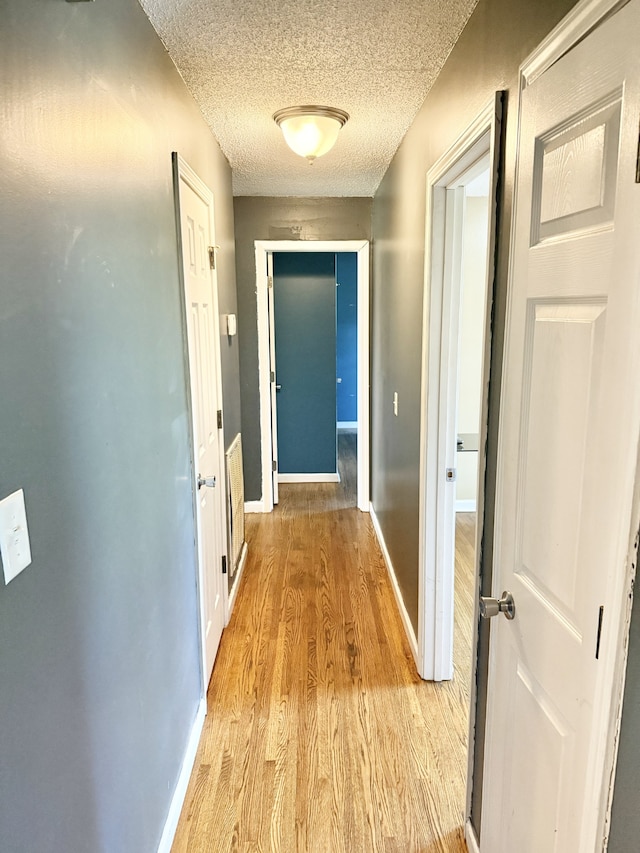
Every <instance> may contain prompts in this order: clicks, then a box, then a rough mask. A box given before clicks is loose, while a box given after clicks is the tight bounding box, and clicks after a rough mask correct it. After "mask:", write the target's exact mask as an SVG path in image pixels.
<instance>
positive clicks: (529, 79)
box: [465, 0, 640, 853]
mask: <svg viewBox="0 0 640 853" xmlns="http://www.w3.org/2000/svg"><path fill="white" fill-rule="evenodd" d="M627 2H628V0H581V2H578V3H577V4H576V6H574V8H573V9H572V10H571V11H570V12H569V13H568V14H567V15H566V16H565V17H564V18H563V19H562V21H560V23H559V24H558V25H557V26H556V27H555V28H554V29H553V30H552V31H551V32H550V33H549V35H548V36H547V37H546V38H545V39H544V40H543V41H542V42H541V43H540V45H538V47H537V48H536V49H535V50H534V51H533V53H531V54H530V55H529V56H528V57H527V59H526V60H525V61H524V62H523V63H522V65H521V66H520V74H519V80H520V93H522V92H523V91H524V90H525V89H526V88H527V87H528V86H530V85H531V84H532V83H533V82H534V81H535V80H537V79H538V77H540V76H541V75H542V74H544V72H545V71H547V70H548V69H549V68H550V67H551V66H552V65H554V64H555V63H556V62H557V61H558V60H559V59H561V57H562V56H564V55H565V54H566V53H568V52H569V51H570V50H571V49H572V48H573V47H574V46H575V45H577V44H578V43H579V42H580V41H582V39H584V38H585V37H586V36H587V35H588V34H589V33H590V32H591V31H592V30H594V29H596V27H598V26H599V24H601V23H603V22H604V20H605V19H606V18H608V17H609V15H610V14H612V13H614V12H615V11H617V10H618V9H619V8H621V7H623V6H625V5H626V4H627ZM521 104H522V99H521V98H519V99H518V124H517V139H518V145H517V149H516V165H515V181H514V193H513V199H514V204H513V209H512V212H511V245H510V250H509V273H508V289H507V311H506V317H507V324H508V322H509V317H510V316H511V294H512V293H513V286H512V282H513V278H514V255H515V252H514V235H515V222H516V215H517V213H518V209H517V198H518V191H517V190H518V186H517V185H518V174H519V159H520V127H521V119H522V113H521ZM507 339H508V328H507V329H505V341H506V340H507ZM507 367H508V366H507V364H506V363H504V364H503V370H502V372H503V378H502V382H504V374H505V372H506V370H507ZM503 438H504V436H503V430H502V427H501V428H500V430H499V435H498V460H499V462H498V464H499V465H500V459H501V457H502V455H503ZM631 464H634V465H635V470H636V473H635V489H634V496H633V505H632V508H631V527H630V530H629V540H628V541H629V546H628V552H627V559H626V571H625V572H624V575H623V573H620V575H621V576H620V577H618V578H617V579H616V584H615V587H616V588H615V589H614V590H610V591H609V592H610V595H609V596H608V597H609V600H610V601H611V602H617V603H618V605H619V606H618V608H617V611H616V612H611V608H608V614H609V615H608V620H610V621H609V626H608V631H607V637H608V640H607V638H606V637H605V642H604V643H603V645H602V647H601V652H602V670H603V672H605V673H606V674H607V677H606V679H604V681H606V684H603V685H602V686H601V688H599V691H598V693H599V698H600V701H599V703H598V708H597V709H596V710H595V713H594V721H593V728H594V738H595V737H599V742H600V750H599V755H598V756H596V758H595V761H594V763H595V765H596V766H597V767H602V768H603V769H604V776H601V775H599V774H598V773H592V774H590V779H589V780H588V782H589V784H590V786H591V802H592V805H593V809H594V815H595V816H596V820H597V823H598V828H597V832H596V836H597V838H598V839H600V840H601V841H599V842H597V845H598V846H597V849H598V850H600V851H602V850H604V849H606V845H607V842H608V836H609V828H610V819H611V807H612V804H613V791H614V781H615V765H616V757H617V747H618V736H619V732H620V725H621V721H622V705H623V698H624V683H625V672H626V665H627V656H628V637H629V628H630V623H631V608H632V604H633V583H634V577H635V575H636V563H637V558H638V539H637V533H638V529H639V527H640V457H639V458H638V459H637V460H633V461H631ZM498 488H500V482H498ZM471 776H472V773H471V772H470V776H469V778H470V779H471ZM485 796H486V793H485ZM465 837H466V839H467V843H468V844H469V849H470V850H471V851H478V853H479V851H480V849H481V848H480V844H479V841H478V838H477V835H476V832H475V828H474V827H473V826H472V824H471V822H470V820H469V817H468V812H467V820H466V825H465ZM483 853H490V851H483Z"/></svg>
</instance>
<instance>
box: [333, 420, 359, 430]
mask: <svg viewBox="0 0 640 853" xmlns="http://www.w3.org/2000/svg"><path fill="white" fill-rule="evenodd" d="M336 426H337V427H338V429H358V421H338V423H337V424H336Z"/></svg>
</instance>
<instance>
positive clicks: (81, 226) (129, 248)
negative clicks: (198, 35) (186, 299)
mask: <svg viewBox="0 0 640 853" xmlns="http://www.w3.org/2000/svg"><path fill="white" fill-rule="evenodd" d="M0 13H1V17H2V26H1V27H0V55H1V56H2V82H3V88H2V120H1V121H0V151H1V153H2V156H1V157H0V175H1V177H0V186H1V187H2V196H1V205H0V256H1V257H2V265H1V268H0V277H1V289H0V294H1V295H0V388H1V389H2V397H1V399H2V405H0V450H1V452H0V459H1V460H2V462H1V465H0V497H4V496H5V495H7V494H9V493H11V492H13V491H14V490H15V489H18V488H21V487H22V488H24V490H25V496H26V505H27V515H28V522H29V530H30V535H31V547H32V553H33V563H32V565H31V566H29V567H28V568H27V569H26V570H25V571H24V572H23V573H22V574H21V575H20V576H18V577H17V578H16V579H15V580H13V581H12V582H11V584H10V585H8V586H6V587H5V586H4V585H3V584H2V583H0V685H1V687H0V721H1V725H0V849H1V850H2V851H3V853H26V852H27V851H29V853H32V851H38V853H71V851H72V853H103V852H104V853H107V851H108V853H114V851H118V853H146V851H149V852H150V851H155V850H156V849H157V844H158V841H159V838H160V833H161V830H162V827H163V824H164V821H165V818H166V815H167V810H168V808H169V803H170V799H171V796H172V793H173V790H174V787H175V784H176V780H177V777H178V773H179V769H180V765H181V761H182V758H183V755H184V750H185V746H186V742H187V737H188V734H189V732H190V729H191V726H192V723H193V720H194V717H195V714H196V709H197V706H198V702H199V696H200V673H199V639H198V631H197V601H196V573H195V564H194V525H193V517H192V500H191V488H190V468H191V466H190V448H189V426H188V412H187V390H186V384H185V369H184V357H183V352H184V341H183V334H182V310H181V303H180V292H179V287H178V257H177V250H176V227H175V217H174V200H173V188H172V173H171V152H172V150H178V151H180V152H181V153H182V154H183V156H184V157H185V158H186V159H187V160H188V161H189V162H190V164H191V165H192V166H193V167H194V168H195V169H196V171H198V172H199V173H200V175H201V176H202V178H203V179H204V180H205V181H206V182H207V183H208V184H209V185H210V186H211V188H212V189H213V190H214V192H215V196H216V224H217V229H218V231H217V240H218V242H219V244H220V245H221V246H222V250H221V252H220V259H219V271H220V275H219V277H220V291H221V293H220V303H221V308H222V310H223V311H233V310H235V293H234V291H235V262H234V243H233V207H232V198H231V181H230V170H229V167H228V164H227V163H226V161H225V160H224V158H223V157H222V155H221V153H220V151H219V148H218V146H217V144H216V143H215V141H214V139H213V137H212V136H211V134H210V133H209V131H208V129H207V128H206V126H205V124H204V122H203V121H202V119H201V117H200V113H199V111H198V109H197V108H196V106H195V104H194V102H193V101H192V99H191V98H190V97H189V96H188V94H187V92H186V89H185V87H184V85H183V83H182V81H181V79H180V77H179V76H178V74H177V72H176V71H175V69H174V67H173V65H172V64H171V62H170V61H169V59H168V57H167V54H166V52H165V50H164V48H163V47H162V44H161V43H160V41H159V39H158V38H157V36H156V34H155V33H154V31H153V29H152V27H151V25H150V24H149V22H148V20H147V18H146V17H145V15H144V13H143V12H142V10H141V8H140V6H139V5H138V3H137V2H136V0H109V2H108V3H105V2H97V3H77V4H72V3H67V2H65V0H1V2H0ZM224 371H225V380H226V390H225V403H226V412H227V428H228V432H229V434H232V433H234V432H235V431H237V430H238V428H239V424H240V405H239V393H238V389H237V384H236V377H237V375H238V365H237V352H234V351H233V350H230V349H227V351H226V352H225V362H224Z"/></svg>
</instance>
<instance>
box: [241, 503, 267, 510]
mask: <svg viewBox="0 0 640 853" xmlns="http://www.w3.org/2000/svg"><path fill="white" fill-rule="evenodd" d="M244 511H245V512H264V501H245V503H244Z"/></svg>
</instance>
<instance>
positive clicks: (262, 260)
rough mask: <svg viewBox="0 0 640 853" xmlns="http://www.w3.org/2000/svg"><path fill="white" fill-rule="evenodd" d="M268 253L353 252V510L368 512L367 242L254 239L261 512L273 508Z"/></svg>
mask: <svg viewBox="0 0 640 853" xmlns="http://www.w3.org/2000/svg"><path fill="white" fill-rule="evenodd" d="M269 252H271V253H272V252H336V253H338V252H355V253H356V254H357V256H358V272H357V282H358V284H357V286H358V388H357V395H358V501H357V503H358V509H360V510H362V512H369V506H370V494H369V492H370V486H369V442H370V438H369V435H370V402H369V383H370V376H369V374H370V367H369V241H368V240H304V241H303V240H299V241H298V240H256V241H255V256H256V298H257V314H258V383H259V388H260V447H261V455H262V466H261V470H262V501H261V509H262V511H263V512H271V511H272V510H273V505H274V504H273V483H272V473H273V472H272V459H273V456H272V453H273V451H272V448H273V444H272V429H271V393H270V386H271V382H270V370H271V359H270V355H269V313H268V280H267V254H268V253H269Z"/></svg>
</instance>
